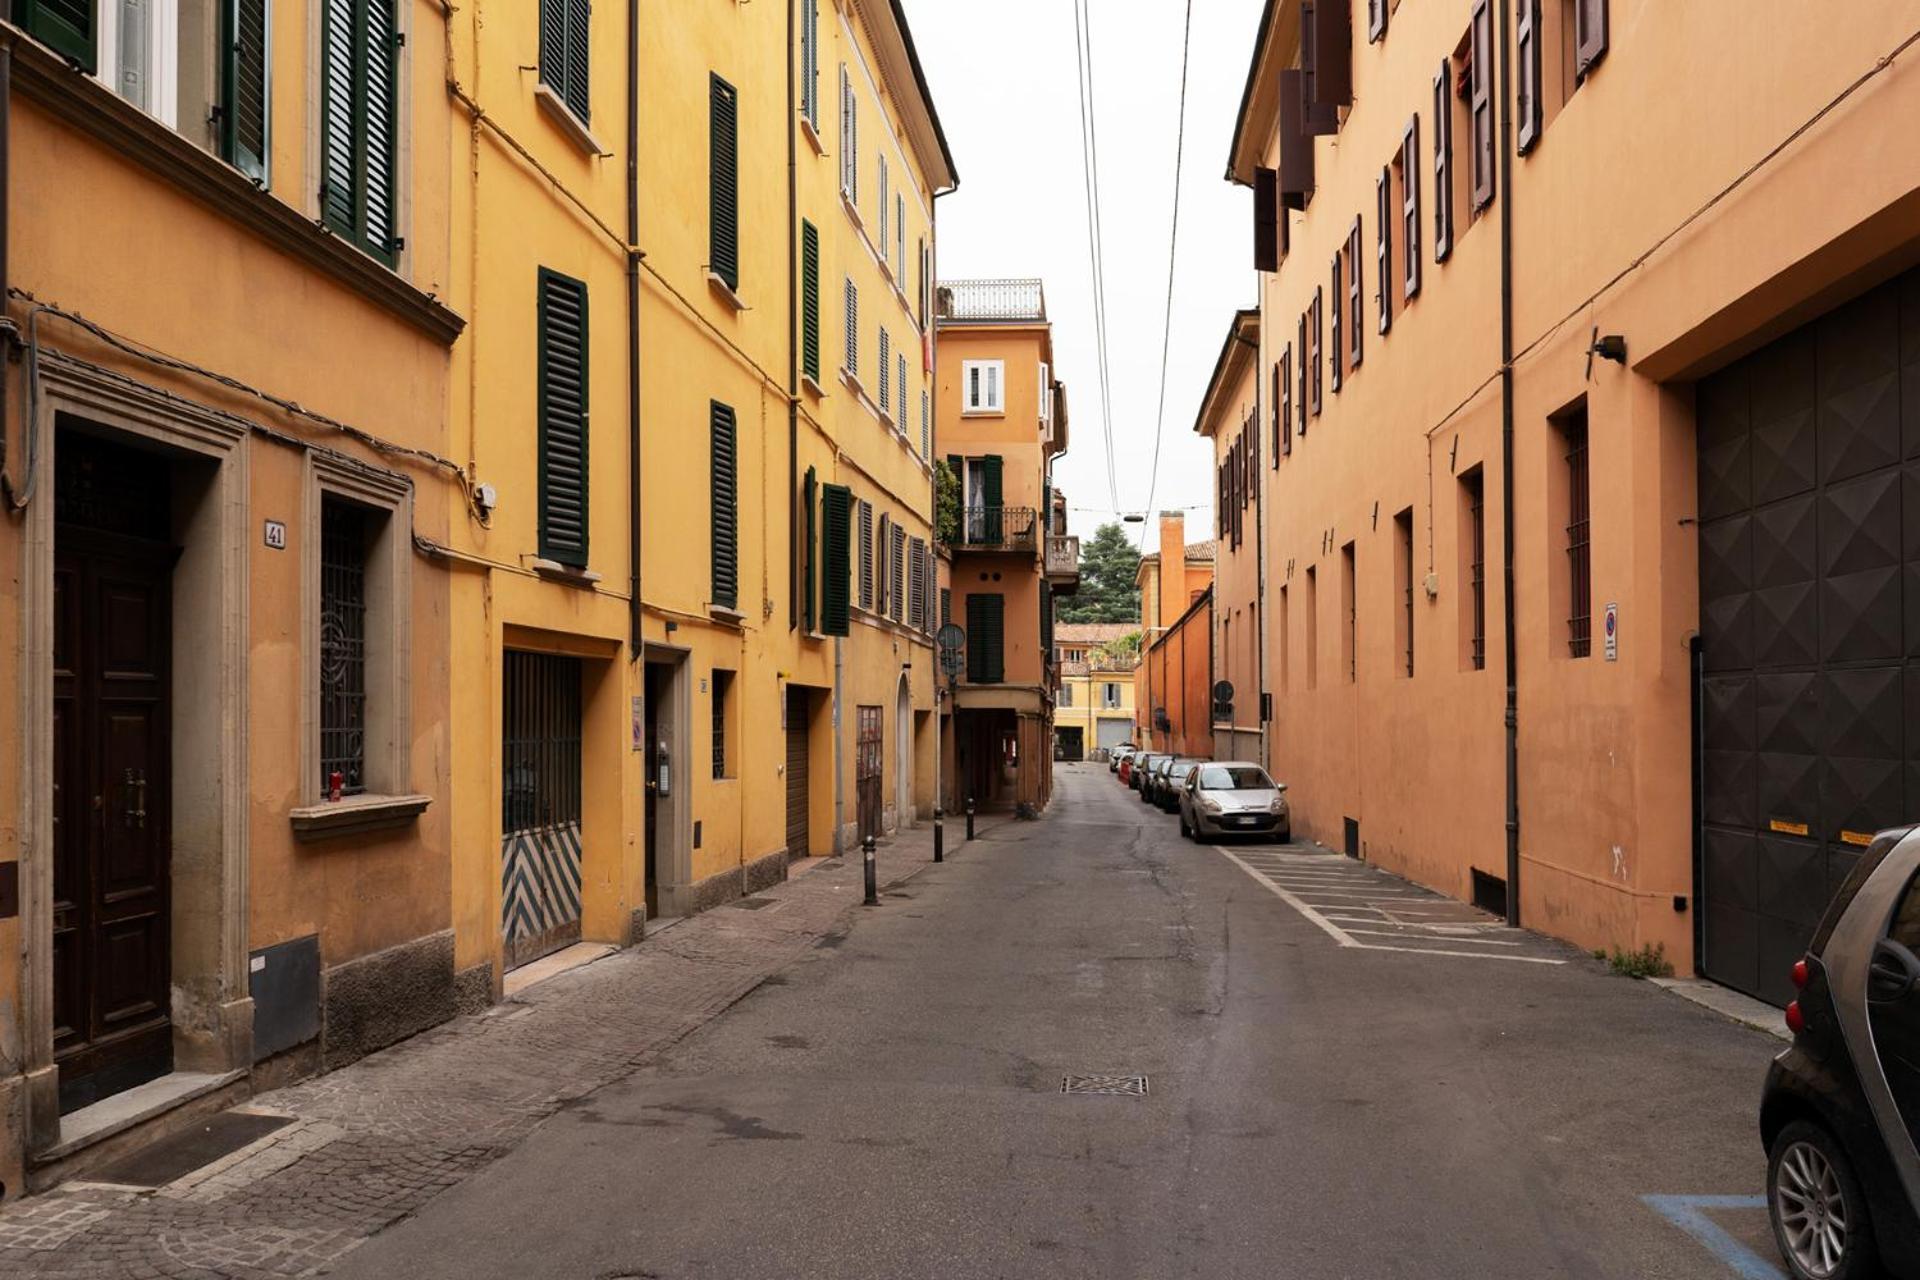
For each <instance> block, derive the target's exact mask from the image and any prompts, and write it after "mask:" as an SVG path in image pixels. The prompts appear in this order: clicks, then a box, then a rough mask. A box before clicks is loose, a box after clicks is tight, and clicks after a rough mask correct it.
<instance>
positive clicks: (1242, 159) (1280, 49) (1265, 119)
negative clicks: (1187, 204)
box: [1227, 0, 1300, 187]
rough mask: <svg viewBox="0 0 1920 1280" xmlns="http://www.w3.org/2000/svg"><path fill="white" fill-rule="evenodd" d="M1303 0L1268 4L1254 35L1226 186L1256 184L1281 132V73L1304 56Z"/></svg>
mask: <svg viewBox="0 0 1920 1280" xmlns="http://www.w3.org/2000/svg"><path fill="white" fill-rule="evenodd" d="M1299 17H1300V0H1267V4H1266V8H1265V9H1263V10H1262V11H1261V14H1260V26H1259V29H1258V30H1257V31H1256V33H1255V35H1254V44H1253V60H1252V61H1251V62H1249V63H1248V65H1247V83H1246V87H1245V88H1244V89H1242V90H1241V92H1240V110H1239V111H1238V112H1237V113H1236V114H1235V115H1234V118H1233V145H1232V147H1231V148H1230V149H1229V150H1228V152H1227V181H1228V182H1233V183H1238V184H1239V185H1240V186H1243V187H1250V186H1252V185H1253V173H1254V170H1256V169H1258V168H1259V167H1260V160H1261V158H1262V154H1263V153H1264V152H1265V150H1266V140H1267V139H1268V138H1269V137H1271V136H1272V135H1273V131H1274V129H1275V128H1276V127H1277V123H1278V118H1279V110H1280V72H1281V71H1282V70H1284V69H1285V68H1287V67H1290V66H1292V65H1293V62H1294V59H1295V58H1296V57H1297V56H1298V54H1299V51H1300V21H1299Z"/></svg>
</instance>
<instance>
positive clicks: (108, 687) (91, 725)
mask: <svg viewBox="0 0 1920 1280" xmlns="http://www.w3.org/2000/svg"><path fill="white" fill-rule="evenodd" d="M63 447H64V446H63ZM60 514H61V515H62V516H65V515H67V514H69V511H68V508H67V507H66V506H65V505H64V504H63V505H62V506H61V507H60ZM172 565H173V553H172V549H171V548H170V547H168V546H167V545H166V543H164V542H161V541H151V540H147V539H144V538H138V537H131V536H126V535H123V534H115V533H105V532H101V531H99V530H96V529H89V528H86V527H84V526H80V525H70V524H61V525H60V526H59V527H58V528H57V529H56V531H55V554H54V579H53V596H54V641H53V643H54V658H53V667H54V700H53V758H54V765H53V813H54V819H53V1024H54V1035H53V1050H54V1060H55V1062H56V1063H57V1064H58V1065H59V1067H60V1110H61V1112H62V1113H63V1114H64V1113H66V1112H68V1111H73V1110H76V1109H78V1108H80V1107H84V1106H88V1105H90V1104H92V1103H94V1102H96V1101H98V1100H100V1099H101V1098H104V1097H107V1096H109V1095H112V1094H115V1093H119V1092H121V1091H122V1090H125V1089H130V1088H132V1087H133V1086H135V1085H138V1084H144V1083H145V1082H147V1081H148V1080H152V1079H154V1078H156V1077H158V1076H162V1075H165V1074H167V1072H169V1071H171V1070H172V1069H173V1028H172V1025H171V1016H170V1009H171V999H170V996H169V990H170V987H171V984H172V929H171V904H170V884H169V881H170V875H169V872H170V864H171V852H172V839H171V830H170V812H169V811H170V804H169V801H170V797H171V795H172V791H173V781H172V776H171V768H170V764H171V744H170V742H169V727H168V710H169V708H168V701H169V694H170V687H171V684H172V680H171V675H172V672H171V653H170V651H171V646H170V644H169V640H170V638H171V632H172V627H173V613H172V592H171V587H170V578H171V571H172Z"/></svg>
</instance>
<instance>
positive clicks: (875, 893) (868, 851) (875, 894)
mask: <svg viewBox="0 0 1920 1280" xmlns="http://www.w3.org/2000/svg"><path fill="white" fill-rule="evenodd" d="M873 847H874V839H873V837H872V836H868V837H867V838H866V839H864V840H862V841H861V842H860V856H861V858H862V859H863V860H864V861H865V863H866V875H867V905H868V906H870V907H877V906H879V905H880V881H879V874H880V868H879V865H878V864H877V863H876V862H875V860H874V856H873V855H874V848H873Z"/></svg>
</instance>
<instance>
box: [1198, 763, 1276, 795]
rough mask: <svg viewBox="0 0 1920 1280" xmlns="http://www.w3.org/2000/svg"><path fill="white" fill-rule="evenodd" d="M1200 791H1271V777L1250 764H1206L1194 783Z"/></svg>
mask: <svg viewBox="0 0 1920 1280" xmlns="http://www.w3.org/2000/svg"><path fill="white" fill-rule="evenodd" d="M1195 785H1196V786H1198V787H1199V788H1200V789H1201V790H1202V791H1271V790H1273V779H1271V778H1269V777H1268V776H1267V773H1266V770H1264V769H1256V768H1254V767H1253V766H1252V765H1249V764H1243V765H1208V766H1207V767H1206V768H1204V769H1202V770H1201V771H1200V780H1199V782H1197V783H1196V784H1195Z"/></svg>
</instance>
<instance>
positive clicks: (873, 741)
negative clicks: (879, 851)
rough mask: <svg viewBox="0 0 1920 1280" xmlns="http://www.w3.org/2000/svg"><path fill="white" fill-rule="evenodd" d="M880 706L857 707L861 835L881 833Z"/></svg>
mask: <svg viewBox="0 0 1920 1280" xmlns="http://www.w3.org/2000/svg"><path fill="white" fill-rule="evenodd" d="M883 716H884V713H883V712H882V710H881V709H880V708H879V707H861V708H860V721H859V724H860V734H859V737H858V738H857V739H856V741H855V747H856V753H857V754H856V756H855V761H854V766H855V767H854V775H853V776H854V785H855V788H856V791H855V794H856V796H857V799H858V802H859V811H860V812H859V821H860V838H861V839H862V840H865V839H866V838H867V837H868V836H873V837H875V838H878V837H879V835H880V776H881V773H882V771H883V770H884V769H885V767H886V755H885V753H884V749H883V735H884V734H885V732H886V730H885V729H884V727H883V726H884V725H885V723H886V722H885V720H884V718H883Z"/></svg>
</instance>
